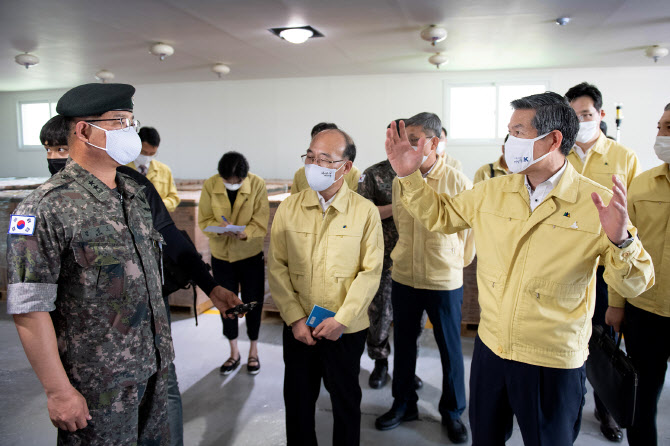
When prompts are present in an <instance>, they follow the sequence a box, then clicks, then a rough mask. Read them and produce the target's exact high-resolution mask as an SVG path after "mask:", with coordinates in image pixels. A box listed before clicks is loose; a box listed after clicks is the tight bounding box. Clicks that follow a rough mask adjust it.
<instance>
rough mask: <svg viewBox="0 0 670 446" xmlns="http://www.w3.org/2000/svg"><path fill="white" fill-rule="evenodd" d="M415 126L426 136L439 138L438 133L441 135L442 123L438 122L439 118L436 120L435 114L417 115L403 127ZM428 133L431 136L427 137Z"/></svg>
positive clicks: (424, 113)
mask: <svg viewBox="0 0 670 446" xmlns="http://www.w3.org/2000/svg"><path fill="white" fill-rule="evenodd" d="M415 125H418V126H419V127H421V128H422V129H423V132H424V133H425V134H426V136H430V137H436V136H437V137H438V138H439V137H440V133H442V121H440V118H438V117H437V115H436V114H435V113H428V112H423V113H419V114H416V115H414V116H412V117H411V118H409V119H408V120H406V121H405V127H410V126H415ZM429 132H430V133H432V135H429V134H428V133H429Z"/></svg>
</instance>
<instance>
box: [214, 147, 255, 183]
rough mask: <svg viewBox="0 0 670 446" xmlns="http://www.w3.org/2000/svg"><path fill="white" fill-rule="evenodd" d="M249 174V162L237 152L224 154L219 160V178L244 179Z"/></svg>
mask: <svg viewBox="0 0 670 446" xmlns="http://www.w3.org/2000/svg"><path fill="white" fill-rule="evenodd" d="M248 174H249V162H248V161H247V159H246V158H245V157H244V155H242V154H241V153H238V152H226V153H224V154H223V156H222V157H221V159H220V160H219V175H220V176H221V178H232V177H237V178H240V179H244V178H246V177H247V175H248Z"/></svg>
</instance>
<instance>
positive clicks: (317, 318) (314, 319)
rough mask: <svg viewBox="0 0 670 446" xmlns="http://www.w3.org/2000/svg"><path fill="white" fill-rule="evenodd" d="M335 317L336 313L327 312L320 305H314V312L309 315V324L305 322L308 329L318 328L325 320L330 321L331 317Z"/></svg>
mask: <svg viewBox="0 0 670 446" xmlns="http://www.w3.org/2000/svg"><path fill="white" fill-rule="evenodd" d="M333 316H335V312H333V311H330V310H327V309H325V308H323V307H320V306H318V305H314V308H312V312H311V313H309V316H308V317H307V322H305V325H307V326H308V327H317V326H318V325H319V324H320V323H321V322H323V320H324V319H328V318H329V317H333Z"/></svg>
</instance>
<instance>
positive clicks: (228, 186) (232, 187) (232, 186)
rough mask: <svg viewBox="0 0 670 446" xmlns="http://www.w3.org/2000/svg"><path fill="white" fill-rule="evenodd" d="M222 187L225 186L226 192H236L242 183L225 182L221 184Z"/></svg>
mask: <svg viewBox="0 0 670 446" xmlns="http://www.w3.org/2000/svg"><path fill="white" fill-rule="evenodd" d="M223 185H224V186H226V189H228V190H238V189H239V188H240V187H242V183H235V184H233V183H226V182H225V181H224V182H223Z"/></svg>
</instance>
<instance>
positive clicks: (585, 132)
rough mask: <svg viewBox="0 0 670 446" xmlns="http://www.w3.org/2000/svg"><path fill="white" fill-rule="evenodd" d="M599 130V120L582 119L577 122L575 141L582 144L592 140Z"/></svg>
mask: <svg viewBox="0 0 670 446" xmlns="http://www.w3.org/2000/svg"><path fill="white" fill-rule="evenodd" d="M599 131H600V121H583V122H580V123H579V131H578V132H577V138H576V141H577V142H581V143H582V144H584V143H587V142H589V141H592V140H593V138H595V137H596V134H597V133H598V132H599Z"/></svg>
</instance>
